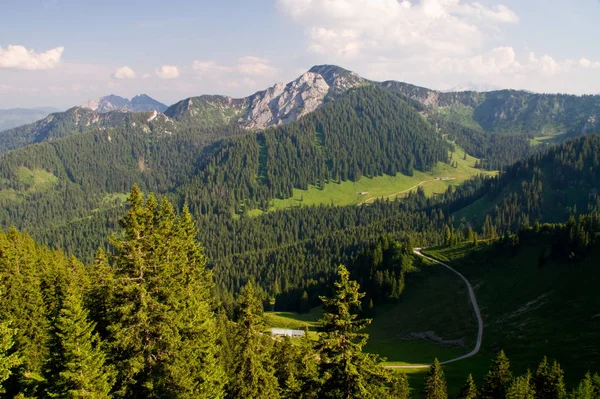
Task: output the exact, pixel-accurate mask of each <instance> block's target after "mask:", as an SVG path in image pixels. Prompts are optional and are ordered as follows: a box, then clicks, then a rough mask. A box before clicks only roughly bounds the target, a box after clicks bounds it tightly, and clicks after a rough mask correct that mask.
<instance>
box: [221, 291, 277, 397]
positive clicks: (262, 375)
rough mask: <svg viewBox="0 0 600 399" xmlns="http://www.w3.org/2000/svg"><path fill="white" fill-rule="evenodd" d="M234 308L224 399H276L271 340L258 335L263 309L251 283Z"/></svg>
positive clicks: (261, 327)
mask: <svg viewBox="0 0 600 399" xmlns="http://www.w3.org/2000/svg"><path fill="white" fill-rule="evenodd" d="M238 307H239V308H238V311H237V328H236V335H235V346H234V349H233V350H234V370H233V373H232V375H231V377H230V381H229V386H228V388H227V391H228V397H230V398H236V399H243V398H273V399H276V398H279V387H278V383H277V378H276V376H275V369H274V367H273V363H272V358H271V351H272V339H271V338H270V337H268V336H264V335H263V334H262V332H263V329H264V320H263V317H262V315H263V307H262V303H261V301H260V299H259V298H258V297H257V295H256V291H255V289H254V284H253V283H252V282H249V283H248V284H246V285H245V286H244V287H243V288H242V290H241V292H240V295H239V298H238Z"/></svg>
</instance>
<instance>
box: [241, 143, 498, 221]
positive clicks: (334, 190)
mask: <svg viewBox="0 0 600 399" xmlns="http://www.w3.org/2000/svg"><path fill="white" fill-rule="evenodd" d="M463 156H464V152H463V150H462V149H457V151H456V152H455V153H454V154H453V158H452V162H456V164H457V165H456V167H453V166H450V165H448V164H446V163H442V162H439V163H438V164H437V166H436V167H434V168H433V170H432V171H430V172H420V171H417V170H415V172H414V174H413V176H406V175H403V174H401V173H398V174H396V175H395V176H389V175H383V176H377V177H372V178H369V177H362V178H361V179H359V180H358V181H356V182H352V181H345V182H341V183H329V184H326V185H324V187H323V189H320V188H318V187H315V186H309V188H308V190H298V189H294V193H293V195H292V197H290V198H286V199H275V200H273V201H272V202H271V204H272V205H271V210H275V209H287V208H292V207H298V206H313V205H321V204H323V205H358V204H362V203H369V202H373V201H374V200H375V199H377V198H389V199H395V198H402V197H404V196H406V195H407V194H408V193H409V192H410V191H413V190H417V188H418V187H419V186H421V187H422V188H423V189H424V190H425V193H426V194H427V195H435V194H439V193H443V192H444V191H446V189H447V188H448V186H456V185H459V184H461V183H462V182H464V181H465V180H467V179H469V178H471V177H472V176H475V175H478V174H480V173H486V174H495V173H496V172H486V171H482V170H480V169H475V167H474V166H475V162H476V161H477V160H478V159H477V158H474V157H471V156H469V155H467V158H466V159H463ZM260 213H261V212H260V211H258V212H249V213H248V214H249V215H253V216H256V215H258V214H260Z"/></svg>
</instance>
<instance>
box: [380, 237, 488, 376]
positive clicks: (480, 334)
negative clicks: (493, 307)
mask: <svg viewBox="0 0 600 399" xmlns="http://www.w3.org/2000/svg"><path fill="white" fill-rule="evenodd" d="M413 252H414V253H415V254H416V255H419V256H421V257H423V258H425V259H427V260H429V261H431V262H435V263H438V264H440V265H442V266H444V267H445V268H447V269H449V270H450V271H452V272H453V273H455V274H457V275H458V277H460V278H461V279H462V280H463V281H464V282H465V284H466V285H467V289H468V291H469V297H470V298H471V304H472V305H473V310H474V311H475V316H477V324H478V328H477V342H476V343H475V348H473V350H472V351H471V352H469V353H467V354H465V355H462V356H459V357H455V358H454V359H450V360H446V361H443V362H440V364H448V363H454V362H457V361H459V360H463V359H467V358H469V357H471V356H475V355H476V354H477V353H478V352H479V349H481V341H482V338H483V319H482V318H481V311H480V310H479V305H478V304H477V298H476V297H475V291H474V290H473V287H472V286H471V283H469V280H467V278H466V277H465V276H463V275H462V273H460V272H458V271H456V270H455V269H454V268H452V267H450V266H448V265H447V264H445V263H443V262H440V261H439V260H436V259H433V258H430V257H429V256H426V255H423V253H421V248H415V249H414V250H413ZM428 367H429V365H428V364H424V365H414V366H386V368H390V369H423V368H428Z"/></svg>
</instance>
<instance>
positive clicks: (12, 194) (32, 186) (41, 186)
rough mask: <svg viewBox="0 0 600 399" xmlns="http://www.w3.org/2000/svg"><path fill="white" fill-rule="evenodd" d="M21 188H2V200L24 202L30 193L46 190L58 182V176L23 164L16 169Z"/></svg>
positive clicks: (0, 193) (0, 191) (0, 194)
mask: <svg viewBox="0 0 600 399" xmlns="http://www.w3.org/2000/svg"><path fill="white" fill-rule="evenodd" d="M16 183H17V184H18V185H20V186H21V188H20V189H19V190H14V189H4V190H0V201H9V202H22V201H23V200H24V199H25V198H26V197H27V196H28V195H29V194H33V193H40V192H45V191H48V190H51V189H53V188H54V187H56V185H57V184H58V178H57V177H56V176H54V175H53V174H52V173H50V172H47V171H45V170H43V169H33V170H32V169H28V168H26V167H24V166H21V167H19V168H18V169H17V171H16Z"/></svg>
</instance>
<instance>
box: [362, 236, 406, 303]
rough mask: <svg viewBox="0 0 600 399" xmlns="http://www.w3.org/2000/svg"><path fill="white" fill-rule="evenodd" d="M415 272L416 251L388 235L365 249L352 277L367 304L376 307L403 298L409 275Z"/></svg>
mask: <svg viewBox="0 0 600 399" xmlns="http://www.w3.org/2000/svg"><path fill="white" fill-rule="evenodd" d="M412 269H413V254H412V249H411V248H408V247H407V246H405V245H402V244H399V243H398V242H395V241H393V239H392V238H391V237H387V236H384V237H381V238H380V239H379V240H377V242H376V243H374V244H371V245H370V246H369V247H368V248H366V249H364V250H362V251H361V252H360V253H359V254H358V256H357V258H356V261H354V262H353V263H352V265H351V266H350V271H351V273H352V277H353V278H354V279H355V280H356V281H357V282H358V283H359V284H360V287H361V288H362V289H363V290H364V292H365V299H364V300H363V302H364V303H365V304H368V303H372V304H374V305H375V304H380V303H384V302H386V301H388V300H397V299H399V298H400V295H401V294H402V291H403V290H404V284H405V275H406V273H408V272H410V271H411V270H412Z"/></svg>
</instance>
